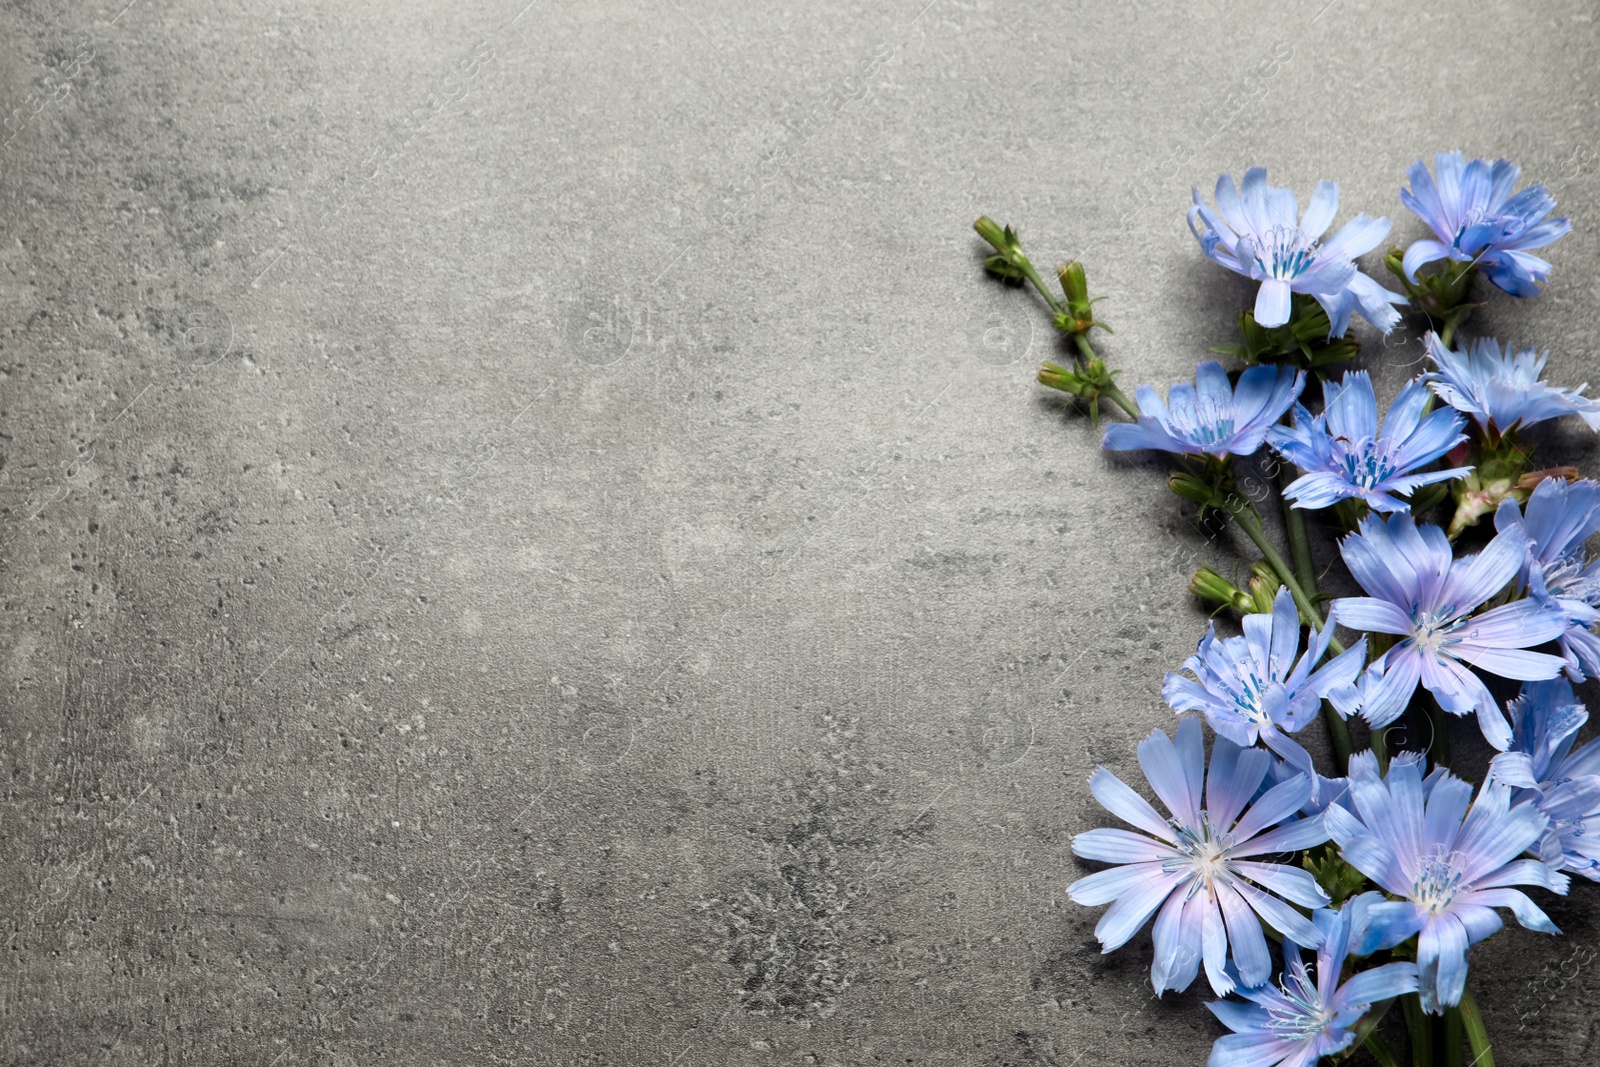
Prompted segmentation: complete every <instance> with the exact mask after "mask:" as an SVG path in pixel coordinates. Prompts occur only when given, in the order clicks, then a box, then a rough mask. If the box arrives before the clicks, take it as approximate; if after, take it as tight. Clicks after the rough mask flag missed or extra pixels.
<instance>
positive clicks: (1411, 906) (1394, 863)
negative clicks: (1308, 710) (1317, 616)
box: [1323, 751, 1569, 1015]
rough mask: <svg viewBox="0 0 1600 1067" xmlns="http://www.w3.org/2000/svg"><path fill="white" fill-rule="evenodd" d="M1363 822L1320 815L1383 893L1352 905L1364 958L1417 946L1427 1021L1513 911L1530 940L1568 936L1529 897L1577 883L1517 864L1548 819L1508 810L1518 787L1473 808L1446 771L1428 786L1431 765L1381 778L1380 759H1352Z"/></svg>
mask: <svg viewBox="0 0 1600 1067" xmlns="http://www.w3.org/2000/svg"><path fill="white" fill-rule="evenodd" d="M1350 796H1351V799H1352V801H1353V805H1354V808H1355V814H1351V813H1350V812H1349V811H1347V810H1346V809H1344V808H1342V807H1339V806H1337V805H1335V806H1334V807H1330V808H1329V809H1328V811H1327V814H1326V815H1324V816H1323V818H1324V821H1325V822H1326V823H1327V825H1328V830H1329V832H1330V833H1331V834H1332V836H1333V839H1334V840H1335V841H1337V842H1338V844H1339V854H1340V855H1341V856H1342V857H1343V858H1344V861H1345V862H1346V863H1348V864H1350V865H1351V866H1352V867H1354V868H1356V870H1358V871H1360V872H1361V873H1362V874H1364V875H1366V876H1367V877H1368V878H1370V879H1372V880H1373V881H1374V882H1376V883H1377V884H1378V886H1379V887H1381V888H1382V889H1383V890H1384V892H1385V893H1388V894H1389V895H1390V897H1392V898H1395V899H1390V900H1385V899H1383V893H1377V892H1372V893H1363V894H1361V895H1360V896H1358V897H1356V898H1355V899H1354V900H1351V901H1350V902H1349V903H1347V904H1346V905H1345V910H1347V911H1349V912H1350V913H1351V921H1352V923H1353V924H1354V926H1355V927H1356V929H1357V930H1359V933H1358V934H1357V936H1356V937H1355V939H1354V942H1353V944H1352V946H1351V948H1352V950H1353V951H1354V952H1355V953H1356V954H1357V955H1363V956H1364V955H1367V954H1369V953H1372V952H1376V951H1377V950H1379V949H1383V948H1393V947H1394V946H1395V945H1398V944H1400V942H1402V941H1404V940H1406V939H1407V938H1410V937H1416V938H1417V978H1418V993H1419V995H1420V996H1421V999H1422V1006H1423V1008H1424V1009H1425V1010H1427V1011H1429V1012H1432V1013H1434V1014H1436V1015H1437V1014H1441V1013H1443V1011H1444V1009H1445V1008H1446V1007H1448V1006H1450V1005H1453V1004H1458V1003H1460V1001H1461V993H1462V990H1463V989H1465V988H1466V981H1467V947H1468V946H1469V945H1474V944H1476V943H1478V942H1479V941H1482V940H1483V939H1484V938H1486V937H1488V936H1489V935H1490V934H1492V933H1494V932H1495V931H1496V930H1498V929H1500V927H1502V926H1503V925H1505V923H1504V921H1503V920H1502V919H1501V918H1500V916H1499V915H1497V914H1496V913H1495V911H1494V909H1495V908H1509V909H1510V910H1511V913H1512V914H1513V915H1515V916H1516V917H1517V921H1518V922H1520V923H1521V924H1522V925H1523V926H1525V927H1527V928H1528V929H1530V930H1538V931H1540V932H1542V933H1548V934H1555V933H1560V931H1559V930H1558V929H1556V925H1555V923H1553V922H1551V921H1550V917H1549V916H1547V915H1546V914H1545V913H1544V912H1543V911H1541V910H1540V909H1539V907H1538V906H1537V905H1535V904H1534V902H1533V901H1532V900H1530V899H1529V898H1528V895H1527V894H1526V893H1524V892H1522V891H1521V890H1520V889H1513V888H1511V887H1512V886H1519V885H1531V886H1540V887H1542V888H1544V889H1548V890H1550V891H1551V892H1554V893H1565V892H1566V891H1567V886H1568V884H1569V880H1568V878H1567V876H1566V875H1564V874H1560V873H1558V872H1556V871H1552V870H1551V869H1550V868H1549V867H1548V866H1546V865H1545V864H1544V863H1542V862H1540V861H1539V860H1534V859H1518V858H1517V857H1518V856H1520V855H1522V853H1524V852H1526V851H1527V850H1528V849H1529V848H1531V847H1533V845H1534V844H1535V843H1536V842H1538V840H1539V839H1540V837H1541V836H1542V835H1543V833H1544V831H1545V827H1546V825H1547V823H1548V820H1547V819H1546V818H1545V817H1544V816H1543V815H1541V814H1540V813H1539V812H1538V811H1536V810H1534V808H1533V807H1532V806H1531V805H1523V806H1520V807H1515V808H1514V807H1512V806H1511V790H1510V788H1509V787H1507V786H1505V785H1503V784H1500V783H1496V782H1490V783H1487V784H1485V785H1484V786H1483V788H1482V789H1481V790H1479V792H1478V796H1477V799H1476V801H1474V800H1473V796H1472V786H1470V785H1468V784H1467V783H1466V782H1464V781H1462V780H1461V779H1460V778H1457V777H1455V776H1454V775H1452V774H1450V773H1449V772H1448V771H1446V770H1444V769H1442V768H1441V769H1439V770H1436V771H1434V772H1433V773H1432V774H1430V775H1428V777H1427V778H1426V779H1424V778H1423V776H1422V757H1421V755H1420V754H1418V753H1410V752H1406V753H1402V754H1400V755H1398V756H1396V757H1395V758H1394V761H1393V762H1392V763H1390V764H1389V774H1388V776H1387V777H1382V776H1380V775H1379V773H1378V761H1377V758H1376V757H1375V756H1374V755H1373V754H1372V753H1371V752H1370V751H1369V752H1359V753H1357V754H1356V755H1355V756H1353V757H1352V758H1351V760H1350Z"/></svg>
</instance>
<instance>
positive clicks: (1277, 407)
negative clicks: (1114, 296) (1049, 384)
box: [1102, 360, 1306, 457]
mask: <svg viewBox="0 0 1600 1067" xmlns="http://www.w3.org/2000/svg"><path fill="white" fill-rule="evenodd" d="M1305 380H1306V376H1305V374H1304V372H1300V373H1296V372H1295V371H1294V370H1293V369H1292V368H1289V367H1278V366H1273V365H1271V364H1262V365H1260V366H1256V367H1250V368H1248V369H1247V370H1246V371H1245V372H1244V373H1243V374H1241V375H1239V384H1238V385H1237V386H1234V385H1232V384H1231V383H1229V381H1228V373H1227V372H1226V371H1224V370H1223V369H1222V364H1220V363H1218V362H1217V361H1216V360H1207V361H1206V362H1204V363H1201V364H1200V365H1199V366H1198V367H1196V368H1195V376H1194V384H1193V385H1189V384H1187V383H1180V384H1178V385H1174V386H1173V387H1172V390H1171V392H1170V393H1168V394H1167V402H1166V403H1162V402H1161V398H1160V397H1159V396H1157V395H1156V391H1155V390H1154V389H1152V388H1150V387H1149V386H1148V385H1141V386H1140V387H1139V388H1138V389H1137V390H1136V391H1135V392H1134V398H1135V399H1136V400H1137V401H1138V404H1139V421H1138V422H1137V423H1134V424H1129V423H1118V424H1116V425H1113V426H1110V427H1107V429H1106V436H1105V441H1104V444H1103V445H1102V447H1104V448H1108V449H1111V450H1112V451H1116V452H1127V451H1133V450H1135V449H1141V448H1154V449H1160V450H1161V451H1164V452H1177V453H1179V454H1181V455H1190V456H1197V455H1213V456H1219V457H1220V456H1226V455H1228V454H1230V453H1232V454H1233V455H1239V456H1248V455H1250V454H1252V453H1253V452H1255V451H1256V450H1257V449H1259V448H1260V447H1261V442H1262V441H1263V440H1265V439H1266V435H1267V430H1268V428H1269V427H1271V426H1272V424H1273V423H1275V422H1277V421H1278V420H1279V419H1281V418H1282V417H1283V413H1284V412H1285V411H1288V410H1289V405H1290V404H1293V403H1294V400H1295V397H1297V396H1299V395H1300V390H1301V389H1303V388H1304V387H1305Z"/></svg>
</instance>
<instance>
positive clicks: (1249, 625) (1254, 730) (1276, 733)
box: [1161, 589, 1367, 782]
mask: <svg viewBox="0 0 1600 1067" xmlns="http://www.w3.org/2000/svg"><path fill="white" fill-rule="evenodd" d="M1242 625H1243V627H1244V636H1243V637H1228V638H1222V639H1219V638H1218V637H1217V632H1216V627H1215V626H1212V627H1211V628H1210V629H1209V630H1208V631H1207V632H1206V635H1205V636H1204V637H1202V638H1201V639H1200V647H1199V649H1198V650H1197V651H1196V652H1195V654H1194V655H1192V656H1190V657H1189V658H1188V659H1187V660H1186V661H1185V662H1184V664H1183V666H1184V669H1185V670H1187V671H1191V672H1193V674H1194V678H1186V677H1184V676H1183V675H1181V674H1177V673H1169V674H1168V675H1167V678H1166V681H1165V682H1164V683H1163V684H1162V686H1161V695H1162V697H1164V698H1165V699H1166V702H1167V703H1168V704H1170V705H1172V707H1173V709H1174V710H1176V711H1180V712H1182V711H1198V712H1201V713H1203V714H1204V715H1205V717H1206V722H1208V723H1210V724H1211V728H1212V729H1213V730H1215V731H1216V732H1217V733H1218V734H1221V735H1222V736H1223V737H1226V738H1227V739H1228V740H1230V741H1232V742H1233V743H1234V744H1236V745H1242V746H1245V747H1248V746H1250V745H1254V744H1255V743H1256V742H1257V741H1261V742H1262V743H1263V744H1265V745H1266V746H1267V747H1268V748H1270V749H1272V751H1274V752H1276V753H1277V754H1278V755H1280V756H1282V757H1283V758H1284V759H1285V760H1287V761H1288V762H1289V763H1290V764H1291V765H1293V767H1294V768H1295V769H1296V770H1297V771H1300V772H1302V773H1304V774H1305V775H1307V776H1308V777H1310V778H1311V780H1312V781H1313V782H1317V781H1318V778H1317V776H1316V775H1317V770H1316V766H1315V765H1314V764H1313V763H1312V762H1311V755H1310V753H1308V752H1307V751H1306V750H1305V749H1304V748H1302V747H1301V746H1300V743H1299V742H1298V741H1296V740H1295V739H1294V738H1292V737H1290V736H1289V735H1290V734H1292V733H1297V732H1298V731H1299V730H1300V729H1301V728H1302V727H1304V726H1305V725H1306V724H1307V723H1309V722H1311V721H1312V720H1313V719H1315V718H1316V717H1317V713H1318V712H1319V711H1320V710H1321V708H1322V698H1323V697H1325V696H1327V695H1328V694H1329V693H1330V692H1332V691H1333V690H1335V689H1345V688H1347V687H1349V686H1351V685H1352V683H1354V682H1355V680H1356V676H1357V675H1359V674H1360V673H1361V668H1362V667H1363V666H1364V665H1365V664H1366V660H1367V647H1366V639H1365V638H1363V639H1362V640H1360V641H1359V642H1357V643H1356V645H1355V646H1354V647H1352V648H1350V649H1347V650H1346V651H1345V652H1344V653H1343V654H1342V655H1340V656H1337V657H1336V658H1334V659H1332V660H1330V661H1329V662H1327V663H1324V664H1323V665H1322V666H1321V667H1320V668H1318V667H1317V664H1318V663H1319V662H1321V660H1322V657H1323V654H1324V653H1326V652H1327V650H1328V644H1329V642H1331V641H1332V640H1333V627H1331V626H1325V627H1323V628H1322V630H1320V631H1313V633H1312V635H1311V646H1310V648H1308V649H1307V650H1306V651H1305V653H1304V654H1301V652H1300V611H1299V609H1298V608H1296V607H1295V604H1294V598H1293V597H1291V596H1290V595H1289V591H1288V590H1287V589H1280V590H1278V595H1277V598H1276V599H1275V600H1274V601H1273V605H1272V613H1271V614H1267V615H1263V614H1253V615H1246V616H1245V617H1244V619H1243V623H1242Z"/></svg>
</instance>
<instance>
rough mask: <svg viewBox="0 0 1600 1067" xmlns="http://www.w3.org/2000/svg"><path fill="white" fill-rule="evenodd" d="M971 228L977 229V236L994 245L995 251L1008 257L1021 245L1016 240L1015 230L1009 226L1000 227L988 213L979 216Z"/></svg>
mask: <svg viewBox="0 0 1600 1067" xmlns="http://www.w3.org/2000/svg"><path fill="white" fill-rule="evenodd" d="M972 228H973V229H974V230H977V231H978V236H979V237H982V238H983V239H984V240H985V241H988V242H989V243H990V244H992V245H994V250H995V251H996V252H999V253H1000V254H1001V255H1002V256H1005V257H1006V258H1008V259H1009V258H1010V257H1011V256H1013V255H1015V254H1016V253H1017V251H1018V249H1019V248H1020V247H1021V245H1020V244H1019V242H1018V241H1017V231H1015V230H1013V229H1012V228H1011V227H1010V226H1005V227H1002V226H1001V225H1000V224H999V223H998V222H996V221H994V219H991V218H990V217H989V216H988V215H982V216H979V218H978V221H976V222H974V223H973V224H972Z"/></svg>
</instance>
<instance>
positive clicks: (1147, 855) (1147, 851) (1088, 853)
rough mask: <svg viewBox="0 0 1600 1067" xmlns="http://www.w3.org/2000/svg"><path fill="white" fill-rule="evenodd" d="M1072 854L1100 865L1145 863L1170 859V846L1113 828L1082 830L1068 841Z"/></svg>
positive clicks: (1141, 835)
mask: <svg viewBox="0 0 1600 1067" xmlns="http://www.w3.org/2000/svg"><path fill="white" fill-rule="evenodd" d="M1072 854H1073V855H1074V856H1081V857H1082V858H1084V859H1086V860H1100V861H1102V862H1104V863H1148V862H1150V861H1153V860H1162V859H1167V858H1170V857H1171V856H1172V846H1171V845H1168V844H1164V843H1162V842H1160V841H1152V840H1150V838H1148V837H1145V836H1144V835H1143V834H1136V833H1133V832H1131V831H1128V830H1119V829H1116V828H1115V827H1102V828H1101V829H1098V830H1085V831H1084V832H1083V833H1081V834H1078V835H1077V836H1076V837H1074V838H1073V839H1072Z"/></svg>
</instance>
